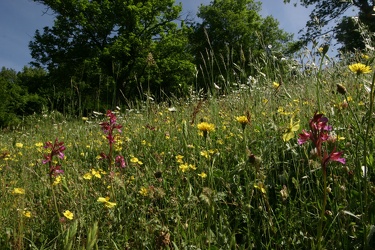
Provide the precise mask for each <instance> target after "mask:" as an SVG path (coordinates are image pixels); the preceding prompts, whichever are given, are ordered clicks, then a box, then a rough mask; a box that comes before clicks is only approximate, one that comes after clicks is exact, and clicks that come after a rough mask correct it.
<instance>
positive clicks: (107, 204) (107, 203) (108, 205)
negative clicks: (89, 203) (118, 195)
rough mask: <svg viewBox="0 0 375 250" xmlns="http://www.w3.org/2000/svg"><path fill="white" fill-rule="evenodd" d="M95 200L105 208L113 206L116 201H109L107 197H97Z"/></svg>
mask: <svg viewBox="0 0 375 250" xmlns="http://www.w3.org/2000/svg"><path fill="white" fill-rule="evenodd" d="M97 202H101V203H103V204H104V206H105V207H106V208H113V207H115V206H116V205H117V203H116V202H110V201H109V197H105V198H104V197H99V198H98V200H97Z"/></svg>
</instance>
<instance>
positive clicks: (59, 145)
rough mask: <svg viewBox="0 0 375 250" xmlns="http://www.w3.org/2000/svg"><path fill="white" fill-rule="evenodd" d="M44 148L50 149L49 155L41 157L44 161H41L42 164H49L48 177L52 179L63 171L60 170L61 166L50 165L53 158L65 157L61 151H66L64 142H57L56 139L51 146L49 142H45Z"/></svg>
mask: <svg viewBox="0 0 375 250" xmlns="http://www.w3.org/2000/svg"><path fill="white" fill-rule="evenodd" d="M44 148H49V149H51V152H50V153H49V154H45V155H44V156H43V158H44V159H43V161H42V163H43V164H47V163H48V164H49V176H50V177H52V176H57V175H59V174H62V173H64V170H62V169H61V165H52V158H53V157H54V156H57V157H59V158H60V159H64V156H65V155H64V153H63V151H64V150H65V149H66V147H65V146H64V142H59V140H58V139H57V138H56V139H55V142H54V143H53V144H52V142H50V141H48V142H46V144H45V145H44Z"/></svg>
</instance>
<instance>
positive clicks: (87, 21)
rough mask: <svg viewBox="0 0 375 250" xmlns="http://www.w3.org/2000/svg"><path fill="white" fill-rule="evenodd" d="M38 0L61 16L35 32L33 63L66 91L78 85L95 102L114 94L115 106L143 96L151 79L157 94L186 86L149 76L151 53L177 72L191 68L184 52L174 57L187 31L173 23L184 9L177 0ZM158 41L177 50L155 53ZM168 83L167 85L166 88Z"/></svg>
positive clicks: (112, 104)
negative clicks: (50, 24)
mask: <svg viewBox="0 0 375 250" xmlns="http://www.w3.org/2000/svg"><path fill="white" fill-rule="evenodd" d="M36 2H39V3H42V4H44V5H46V7H48V8H49V9H50V11H52V12H53V14H54V15H55V16H56V20H55V23H54V26H53V27H45V28H44V30H43V32H40V31H36V33H35V36H34V40H33V41H32V42H30V49H31V52H32V57H33V58H34V62H33V64H34V65H35V66H45V67H47V69H48V71H49V72H50V75H51V78H52V79H51V80H52V81H51V82H55V83H56V84H55V87H56V88H57V89H58V90H59V91H66V90H67V89H69V88H71V85H72V84H73V85H74V88H75V89H76V91H74V93H76V94H78V92H80V93H82V92H86V93H87V92H89V93H92V96H91V99H94V100H95V99H98V98H99V99H102V98H103V96H107V97H108V96H110V97H111V99H112V101H111V102H110V103H107V105H110V106H114V105H118V104H120V100H121V99H122V101H123V102H124V98H123V97H124V95H125V96H126V97H131V96H133V97H134V96H137V95H138V96H139V89H140V88H143V87H145V86H146V85H147V84H148V83H149V82H148V79H154V82H155V83H158V84H156V86H154V88H153V89H152V90H154V92H156V91H161V90H162V91H169V89H168V88H170V87H168V86H176V85H178V84H179V83H181V82H179V83H177V80H178V81H182V84H186V81H187V80H188V79H173V78H168V77H165V75H164V74H160V73H158V74H152V75H150V73H151V71H150V70H148V71H146V67H147V56H148V55H149V53H152V54H153V55H154V57H156V55H157V56H158V57H157V58H155V59H156V60H158V61H159V63H160V67H161V68H169V71H170V70H172V71H173V70H175V69H176V65H179V64H181V65H188V66H186V67H185V68H183V70H185V71H189V70H190V71H191V70H192V66H191V64H190V65H189V63H190V62H189V58H186V57H184V54H183V53H181V54H180V55H179V56H178V57H176V56H175V55H176V54H177V52H180V51H186V49H185V47H186V46H187V40H186V39H185V38H184V37H185V35H184V32H187V30H188V29H187V28H186V27H184V28H180V27H178V26H177V25H176V23H174V22H173V21H175V20H176V19H177V18H178V17H179V13H180V11H181V6H180V5H174V1H173V0H162V1H156V0H149V1H123V0H116V1H109V0H105V1H88V0H85V1H78V2H77V1H73V0H69V1H44V0H36ZM172 34H175V35H172ZM177 34H180V35H182V36H178V35H177ZM159 44H163V48H164V50H172V51H173V53H165V52H162V51H160V52H159V51H155V49H160V48H161V46H160V45H159ZM168 46H169V47H168ZM180 70H182V68H181V69H180ZM163 71H164V72H163ZM166 72H168V70H162V72H161V73H166ZM176 73H179V70H177V72H176ZM169 75H170V74H169ZM72 82H74V83H72ZM94 83H98V85H97V84H94ZM161 83H163V84H161ZM164 86H167V87H166V88H165V89H163V88H164ZM173 88H174V87H173ZM141 96H142V94H141Z"/></svg>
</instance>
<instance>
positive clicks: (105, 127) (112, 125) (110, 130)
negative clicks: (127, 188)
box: [99, 110, 125, 170]
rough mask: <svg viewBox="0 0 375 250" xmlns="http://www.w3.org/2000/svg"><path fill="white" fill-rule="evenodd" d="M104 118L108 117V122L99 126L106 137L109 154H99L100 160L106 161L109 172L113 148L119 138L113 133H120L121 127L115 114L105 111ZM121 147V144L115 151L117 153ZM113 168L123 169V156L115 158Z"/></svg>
mask: <svg viewBox="0 0 375 250" xmlns="http://www.w3.org/2000/svg"><path fill="white" fill-rule="evenodd" d="M106 116H107V117H108V121H106V122H102V123H100V124H99V125H100V126H101V128H102V131H103V132H104V134H105V135H106V136H105V138H106V139H107V140H108V144H109V152H108V154H105V153H103V152H102V153H100V156H101V159H106V160H108V168H109V169H110V170H111V169H112V163H113V147H114V144H115V142H116V140H118V138H119V136H117V135H114V131H116V130H117V131H118V132H119V133H121V132H122V130H121V129H122V125H120V124H117V116H116V114H115V113H113V112H112V111H111V110H107V113H106ZM118 147H121V144H119V145H118V146H116V148H115V150H116V149H117V150H118V151H119V148H118ZM115 166H117V167H122V168H123V167H125V161H124V157H123V156H120V155H118V156H116V157H115Z"/></svg>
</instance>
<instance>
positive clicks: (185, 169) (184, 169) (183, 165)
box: [178, 163, 189, 173]
mask: <svg viewBox="0 0 375 250" xmlns="http://www.w3.org/2000/svg"><path fill="white" fill-rule="evenodd" d="M178 168H179V169H180V170H181V171H182V172H183V173H185V172H186V171H187V170H189V165H188V164H187V163H185V164H181V165H180V166H179V167H178Z"/></svg>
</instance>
